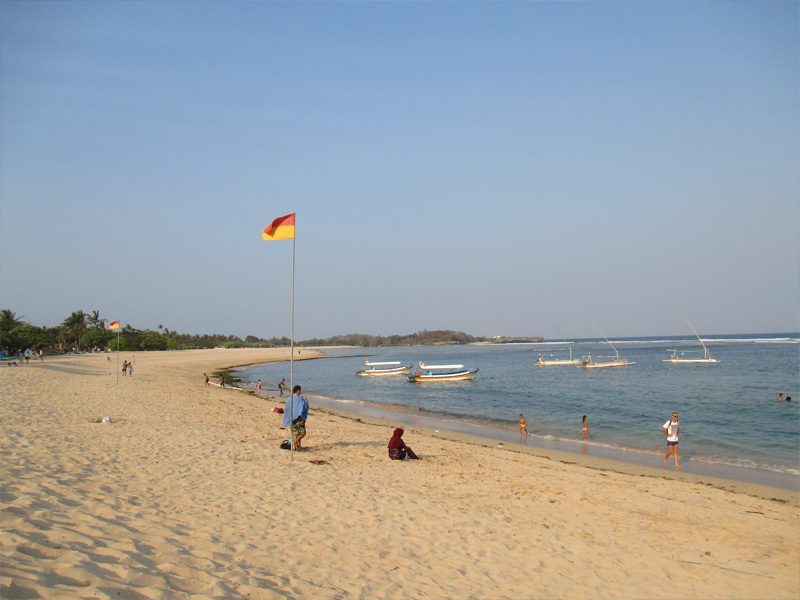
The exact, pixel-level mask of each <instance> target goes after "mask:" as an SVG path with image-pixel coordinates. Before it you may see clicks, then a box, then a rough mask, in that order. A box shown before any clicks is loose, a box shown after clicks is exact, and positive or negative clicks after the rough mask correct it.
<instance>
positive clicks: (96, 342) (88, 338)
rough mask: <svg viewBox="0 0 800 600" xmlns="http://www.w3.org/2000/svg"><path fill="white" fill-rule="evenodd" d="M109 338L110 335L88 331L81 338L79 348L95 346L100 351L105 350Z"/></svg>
mask: <svg viewBox="0 0 800 600" xmlns="http://www.w3.org/2000/svg"><path fill="white" fill-rule="evenodd" d="M110 337H111V334H109V333H107V332H105V331H99V330H97V329H90V330H89V331H88V332H87V333H85V334H84V335H83V336H82V337H81V346H82V347H83V348H93V347H94V346H97V347H98V348H101V349H102V348H106V347H108V341H109V338H110ZM114 337H116V336H114Z"/></svg>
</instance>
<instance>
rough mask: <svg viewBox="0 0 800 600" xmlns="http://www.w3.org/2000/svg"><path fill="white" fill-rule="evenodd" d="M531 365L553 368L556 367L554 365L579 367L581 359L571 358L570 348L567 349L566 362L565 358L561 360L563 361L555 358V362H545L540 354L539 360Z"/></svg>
mask: <svg viewBox="0 0 800 600" xmlns="http://www.w3.org/2000/svg"><path fill="white" fill-rule="evenodd" d="M533 364H535V365H538V366H540V367H553V366H556V365H580V364H581V359H579V358H573V356H572V348H570V349H569V360H567V359H566V358H565V359H563V360H562V359H560V358H557V359H555V360H545V358H544V354H540V355H539V360H537V361H536V362H535V363H533Z"/></svg>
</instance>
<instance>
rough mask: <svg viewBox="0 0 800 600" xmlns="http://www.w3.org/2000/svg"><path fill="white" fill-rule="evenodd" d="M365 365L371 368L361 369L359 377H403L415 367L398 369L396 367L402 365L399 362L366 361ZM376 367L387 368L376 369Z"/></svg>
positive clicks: (409, 366)
mask: <svg viewBox="0 0 800 600" xmlns="http://www.w3.org/2000/svg"><path fill="white" fill-rule="evenodd" d="M364 364H366V365H367V367H369V368H363V367H362V368H361V369H359V370H358V371H356V375H358V376H359V377H383V376H385V375H402V374H403V373H408V372H409V371H410V370H411V369H412V368H413V367H414V365H413V364H411V365H407V366H405V367H398V366H396V365H402V364H403V363H401V362H400V361H397V362H372V363H371V362H369V359H366V360H365V361H364ZM375 367H387V368H381V369H376V368H375Z"/></svg>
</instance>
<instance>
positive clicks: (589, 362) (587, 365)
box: [577, 321, 636, 369]
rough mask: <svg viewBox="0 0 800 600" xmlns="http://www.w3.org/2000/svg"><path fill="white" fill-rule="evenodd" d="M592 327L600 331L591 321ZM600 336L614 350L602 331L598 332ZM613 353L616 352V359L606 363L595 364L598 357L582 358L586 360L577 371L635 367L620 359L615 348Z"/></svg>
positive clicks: (633, 363)
mask: <svg viewBox="0 0 800 600" xmlns="http://www.w3.org/2000/svg"><path fill="white" fill-rule="evenodd" d="M592 325H594V326H595V328H596V329H597V331H600V328H599V327H597V325H595V324H594V321H592ZM600 335H602V336H603V339H604V340H605V341H606V342H607V343H608V345H609V346H611V347H612V348H614V344H612V343H611V342H609V341H608V338H607V337H606V336H605V334H604V333H603V332H602V331H600ZM614 352H616V354H617V356H616V358H614V360H609V361H606V362H597V361H596V360H595V359H596V358H600V357H599V356H584V358H585V359H586V360H584V361H583V362H582V363H581V364H579V365H577V366H578V368H579V369H605V368H608V367H627V366H629V365H635V364H636V363H635V362H628V360H627V359H625V358H620V355H619V350H617V349H616V348H614ZM609 358H611V357H609Z"/></svg>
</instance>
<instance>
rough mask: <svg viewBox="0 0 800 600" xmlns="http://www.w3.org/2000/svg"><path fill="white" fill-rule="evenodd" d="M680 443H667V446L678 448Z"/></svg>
mask: <svg viewBox="0 0 800 600" xmlns="http://www.w3.org/2000/svg"><path fill="white" fill-rule="evenodd" d="M677 445H678V442H667V446H677Z"/></svg>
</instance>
